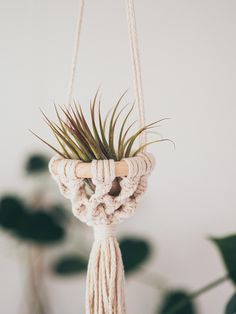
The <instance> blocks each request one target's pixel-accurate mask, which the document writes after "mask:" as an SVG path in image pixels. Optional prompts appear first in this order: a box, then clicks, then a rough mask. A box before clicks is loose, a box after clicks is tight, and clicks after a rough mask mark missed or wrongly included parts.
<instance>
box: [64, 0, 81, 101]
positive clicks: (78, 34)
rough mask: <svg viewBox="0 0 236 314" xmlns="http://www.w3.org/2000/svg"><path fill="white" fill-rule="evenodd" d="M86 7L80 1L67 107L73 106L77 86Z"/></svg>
mask: <svg viewBox="0 0 236 314" xmlns="http://www.w3.org/2000/svg"><path fill="white" fill-rule="evenodd" d="M84 7H85V0H80V6H79V17H78V22H77V23H78V25H77V29H76V39H75V47H74V56H73V61H72V68H71V75H70V79H69V85H68V95H67V105H68V106H70V105H71V101H72V96H73V92H74V85H75V75H76V70H77V65H78V55H79V46H80V37H81V29H82V23H83V17H84Z"/></svg>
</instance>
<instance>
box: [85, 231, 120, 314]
mask: <svg viewBox="0 0 236 314" xmlns="http://www.w3.org/2000/svg"><path fill="white" fill-rule="evenodd" d="M94 236H95V241H94V244H93V247H92V251H91V253H90V258H89V264H88V272H87V291H86V314H125V297H124V267H123V261H122V257H121V252H120V248H119V244H118V241H117V239H116V236H115V229H114V225H98V226H94Z"/></svg>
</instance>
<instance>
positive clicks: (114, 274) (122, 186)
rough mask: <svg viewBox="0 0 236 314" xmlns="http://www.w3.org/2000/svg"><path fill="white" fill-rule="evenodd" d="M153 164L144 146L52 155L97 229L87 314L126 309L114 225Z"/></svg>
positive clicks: (79, 210) (68, 194) (77, 209)
mask: <svg viewBox="0 0 236 314" xmlns="http://www.w3.org/2000/svg"><path fill="white" fill-rule="evenodd" d="M125 1H126V4H127V18H128V26H129V35H130V43H131V56H132V63H133V72H134V86H135V90H136V98H137V99H136V101H137V104H138V108H139V121H140V126H141V127H143V126H144V125H145V117H144V104H143V92H142V81H141V71H140V61H139V53H138V42H137V32H136V23H135V14H134V4H133V0H125ZM83 11H84V0H82V1H81V6H80V14H79V22H78V29H77V37H76V46H75V56H74V61H73V67H72V75H71V80H70V84H69V93H68V104H70V102H71V98H72V93H73V85H74V78H75V72H76V64H77V58H78V47H79V38H80V32H81V25H82V17H83ZM145 143H146V136H145V134H142V136H140V146H143V145H144V146H145ZM153 167H154V158H153V156H152V155H151V154H149V153H147V152H144V151H143V152H141V153H139V154H138V155H137V156H135V157H132V158H124V159H123V160H121V161H119V162H115V161H114V160H93V161H92V162H91V163H83V162H81V161H79V160H70V159H63V158H62V157H60V156H54V157H53V158H52V159H51V161H50V163H49V171H50V173H51V175H52V177H53V179H54V180H55V181H56V182H57V184H58V186H59V189H60V192H61V194H62V195H63V196H64V197H65V198H67V199H69V200H70V201H71V204H72V211H73V214H74V215H75V216H76V217H77V218H78V219H80V220H81V221H82V222H84V223H86V224H87V225H88V226H91V227H93V229H94V237H95V241H94V244H93V247H92V250H91V254H90V258H89V264H88V271H87V288H86V314H125V313H126V310H125V293H124V269H123V263H122V257H121V252H120V249H119V244H118V242H117V239H116V234H115V229H116V225H117V224H119V223H121V222H122V221H124V220H125V219H127V218H130V217H131V216H132V215H133V214H134V213H135V210H136V207H137V204H138V202H139V200H140V198H141V196H142V195H143V193H144V192H145V191H146V188H147V180H148V176H149V175H150V173H151V171H152V170H153ZM88 183H89V184H88Z"/></svg>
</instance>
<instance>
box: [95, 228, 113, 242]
mask: <svg viewBox="0 0 236 314" xmlns="http://www.w3.org/2000/svg"><path fill="white" fill-rule="evenodd" d="M93 231H94V239H95V241H102V240H106V239H108V238H111V237H115V236H116V227H115V225H96V226H93Z"/></svg>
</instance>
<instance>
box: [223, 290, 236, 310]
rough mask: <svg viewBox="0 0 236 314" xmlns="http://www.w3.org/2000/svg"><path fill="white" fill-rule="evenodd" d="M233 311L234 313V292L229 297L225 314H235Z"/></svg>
mask: <svg viewBox="0 0 236 314" xmlns="http://www.w3.org/2000/svg"><path fill="white" fill-rule="evenodd" d="M235 313H236V293H235V294H234V295H233V296H232V297H231V298H230V300H229V302H228V303H227V305H226V309H225V314H235Z"/></svg>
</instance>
